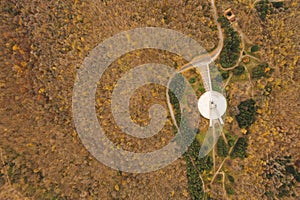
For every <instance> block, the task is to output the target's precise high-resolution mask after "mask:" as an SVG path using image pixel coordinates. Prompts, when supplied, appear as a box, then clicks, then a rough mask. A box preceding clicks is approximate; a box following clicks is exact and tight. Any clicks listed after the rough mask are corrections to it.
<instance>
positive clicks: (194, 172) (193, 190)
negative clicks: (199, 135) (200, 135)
mask: <svg viewBox="0 0 300 200" xmlns="http://www.w3.org/2000/svg"><path fill="white" fill-rule="evenodd" d="M200 149H201V146H200V145H199V143H198V141H197V140H194V141H193V143H192V144H191V146H190V147H189V149H188V151H187V152H186V153H185V155H184V157H185V159H186V162H187V177H188V185H189V186H188V187H189V191H190V195H191V199H193V200H198V199H204V197H205V195H206V194H205V193H204V190H203V189H204V188H203V186H202V181H201V179H200V177H199V172H200V173H202V172H204V171H210V170H211V169H212V166H213V160H212V158H211V157H210V156H206V157H204V158H199V151H200ZM195 167H196V168H195Z"/></svg>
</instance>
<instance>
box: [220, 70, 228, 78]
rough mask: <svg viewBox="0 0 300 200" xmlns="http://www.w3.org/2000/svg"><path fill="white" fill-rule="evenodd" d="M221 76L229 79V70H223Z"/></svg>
mask: <svg viewBox="0 0 300 200" xmlns="http://www.w3.org/2000/svg"><path fill="white" fill-rule="evenodd" d="M221 76H222V78H223V79H224V80H226V79H228V78H229V72H228V71H225V72H222V73H221Z"/></svg>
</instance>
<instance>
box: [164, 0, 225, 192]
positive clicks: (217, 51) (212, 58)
mask: <svg viewBox="0 0 300 200" xmlns="http://www.w3.org/2000/svg"><path fill="white" fill-rule="evenodd" d="M211 5H212V10H213V16H214V22H215V24H216V25H217V28H218V36H219V42H218V46H217V48H216V49H214V50H213V51H212V52H210V53H209V54H202V55H200V56H198V57H196V58H194V59H193V61H192V62H191V63H188V64H186V65H184V66H183V67H182V68H181V69H180V70H179V71H178V72H177V73H181V72H183V71H186V70H188V69H191V68H194V67H195V65H197V62H199V61H202V60H206V59H205V58H209V59H208V60H207V61H208V62H207V63H201V64H204V65H205V64H206V65H209V64H210V63H212V62H214V61H215V60H216V59H217V58H218V57H219V55H220V53H221V51H222V49H223V46H224V36H223V32H222V28H221V24H220V23H219V22H218V12H217V8H216V5H215V0H211ZM177 73H174V74H173V75H172V76H171V77H170V79H169V81H168V84H167V88H166V97H167V105H168V108H169V111H170V115H171V119H172V121H173V124H174V126H175V127H176V129H177V133H178V134H181V133H180V129H179V127H178V124H177V122H176V118H175V114H174V111H173V106H172V104H171V102H170V96H169V85H170V83H171V81H172V78H173V77H174V76H175V75H176V74H177ZM180 109H181V111H182V109H183V108H180ZM189 158H190V160H191V161H192V163H193V166H194V168H195V169H196V171H197V172H198V174H199V178H200V179H201V182H202V187H203V190H204V192H205V191H206V187H205V183H204V180H203V177H202V175H201V173H200V171H199V170H198V169H197V167H196V165H195V163H194V162H193V159H192V158H191V157H189ZM214 169H215V161H214Z"/></svg>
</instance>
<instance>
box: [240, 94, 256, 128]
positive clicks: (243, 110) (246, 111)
mask: <svg viewBox="0 0 300 200" xmlns="http://www.w3.org/2000/svg"><path fill="white" fill-rule="evenodd" d="M238 109H239V111H240V113H239V114H237V115H236V116H235V117H236V120H237V122H238V125H239V127H240V128H248V127H249V126H250V125H251V124H253V122H254V120H255V114H256V110H257V107H256V106H255V101H254V100H253V99H248V100H246V101H242V102H241V103H240V104H239V105H238Z"/></svg>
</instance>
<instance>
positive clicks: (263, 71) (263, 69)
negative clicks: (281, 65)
mask: <svg viewBox="0 0 300 200" xmlns="http://www.w3.org/2000/svg"><path fill="white" fill-rule="evenodd" d="M273 71H274V69H271V68H270V67H269V64H268V63H261V64H259V65H258V66H257V67H254V68H253V69H252V77H253V78H255V79H259V78H261V77H268V76H269V74H270V73H272V72H273Z"/></svg>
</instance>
